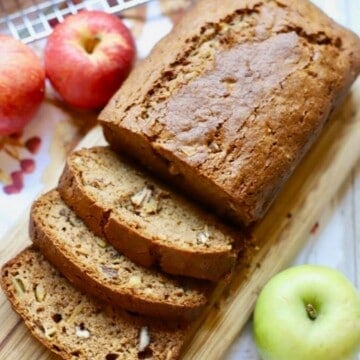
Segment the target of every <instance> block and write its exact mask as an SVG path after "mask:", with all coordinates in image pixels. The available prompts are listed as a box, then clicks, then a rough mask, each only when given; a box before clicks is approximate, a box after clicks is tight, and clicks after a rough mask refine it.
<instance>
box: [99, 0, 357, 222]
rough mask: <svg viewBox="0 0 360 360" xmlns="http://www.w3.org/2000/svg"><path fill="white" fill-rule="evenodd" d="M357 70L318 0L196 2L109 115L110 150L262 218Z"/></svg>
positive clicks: (227, 208) (221, 205) (223, 208)
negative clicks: (314, 2)
mask: <svg viewBox="0 0 360 360" xmlns="http://www.w3.org/2000/svg"><path fill="white" fill-rule="evenodd" d="M359 71H360V39H359V38H358V37H357V36H356V35H355V34H353V33H352V32H350V31H348V30H346V29H344V28H342V27H341V26H339V25H337V24H336V23H335V22H334V21H332V20H331V19H330V18H328V17H327V16H326V15H325V14H324V13H323V12H322V11H321V10H319V9H318V8H317V7H315V6H314V5H312V4H311V3H310V2H309V1H306V0H304V1H292V0H269V1H256V0H239V1H232V0H224V1H222V3H221V6H218V2H217V1H216V0H202V1H199V2H198V4H197V5H196V6H195V8H194V9H193V10H192V11H190V12H189V13H188V14H187V15H185V16H184V18H183V19H182V21H181V22H180V23H179V24H178V25H177V26H176V27H175V28H174V30H173V31H172V32H171V33H170V34H169V35H168V36H167V37H166V38H164V39H163V40H162V41H161V42H160V43H159V44H158V45H157V46H156V47H155V48H154V49H153V51H152V53H151V54H150V55H149V57H148V58H147V59H145V60H144V61H143V62H142V63H141V64H140V65H139V66H138V67H137V69H135V71H133V73H132V74H131V75H130V77H129V78H128V80H127V81H126V83H125V84H124V85H123V87H122V88H121V89H120V90H119V91H118V93H117V94H116V95H115V96H114V97H113V98H112V100H111V101H110V102H109V104H108V105H107V106H106V107H105V109H104V110H103V111H102V113H101V114H100V122H101V123H102V125H103V128H104V134H105V137H106V138H107V140H108V141H109V143H110V145H111V146H112V148H113V149H115V150H117V151H121V152H125V153H127V154H128V155H130V156H132V157H134V158H136V159H137V160H138V161H140V162H141V163H142V164H143V165H145V166H147V167H148V168H149V169H150V170H152V171H154V172H155V173H156V174H158V175H160V176H162V177H163V178H166V179H171V181H173V182H174V183H175V184H176V185H177V186H178V187H181V188H182V189H183V190H184V191H186V192H188V193H189V194H190V195H192V196H193V197H197V198H198V199H200V200H201V201H202V202H204V203H206V204H208V205H210V206H212V208H213V209H215V210H216V211H217V212H219V213H220V214H222V215H223V216H224V217H226V218H230V219H232V220H234V221H235V222H237V223H239V222H240V223H245V224H249V223H252V222H254V221H257V220H259V219H260V218H261V217H262V216H263V215H264V214H265V212H266V211H267V209H268V208H269V206H270V204H271V203H272V201H273V200H274V198H275V196H276V194H277V193H278V191H279V190H280V189H281V187H282V185H283V184H284V182H285V181H286V180H287V179H288V177H289V176H290V175H291V173H292V172H293V170H294V169H295V167H296V166H297V164H298V163H299V162H300V160H301V159H302V157H303V156H304V154H305V153H306V152H307V151H308V149H309V148H310V147H311V145H312V144H313V142H314V141H315V139H316V138H317V136H318V134H319V133H320V131H321V129H322V128H323V126H324V124H325V122H326V119H327V118H328V117H329V115H330V114H331V113H332V111H333V109H334V108H335V107H336V106H337V105H338V104H339V102H340V101H341V100H342V99H343V97H344V96H345V94H346V92H347V90H348V89H349V87H350V85H351V84H352V82H353V81H354V79H355V78H356V77H357V75H358V73H359Z"/></svg>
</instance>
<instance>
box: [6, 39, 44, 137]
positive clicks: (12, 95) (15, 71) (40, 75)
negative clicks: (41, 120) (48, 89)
mask: <svg viewBox="0 0 360 360" xmlns="http://www.w3.org/2000/svg"><path fill="white" fill-rule="evenodd" d="M44 86H45V72H44V69H43V67H42V65H41V63H40V60H39V59H38V57H37V56H36V55H35V53H34V52H33V51H32V50H31V49H30V48H29V47H27V46H26V45H24V44H23V43H22V42H21V41H19V40H16V39H14V38H12V37H9V36H5V35H0V135H8V134H12V133H15V132H18V131H20V130H21V129H22V128H23V127H24V126H25V125H26V124H27V123H28V122H29V121H30V120H31V119H32V118H33V116H34V115H35V113H36V111H37V110H38V108H39V105H40V103H41V101H42V100H43V98H44Z"/></svg>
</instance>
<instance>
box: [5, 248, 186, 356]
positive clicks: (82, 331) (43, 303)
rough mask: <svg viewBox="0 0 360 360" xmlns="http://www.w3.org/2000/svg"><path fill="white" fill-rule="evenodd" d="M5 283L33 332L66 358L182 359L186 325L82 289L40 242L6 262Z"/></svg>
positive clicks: (6, 291)
mask: <svg viewBox="0 0 360 360" xmlns="http://www.w3.org/2000/svg"><path fill="white" fill-rule="evenodd" d="M1 287H2V288H3V290H4V292H5V294H6V296H7V297H8V299H9V301H10V303H11V305H12V307H13V309H14V310H15V311H16V312H17V313H18V314H19V315H20V316H21V317H22V318H23V320H24V322H25V324H26V326H27V327H28V328H29V330H30V332H31V334H32V335H33V336H34V337H35V338H37V339H38V340H39V341H40V342H41V343H42V344H43V345H45V346H46V347H47V348H49V349H50V350H51V351H53V352H54V353H56V354H58V355H60V356H61V357H62V358H63V359H66V360H74V359H84V360H85V359H93V360H115V359H118V360H120V359H126V360H138V359H144V358H153V359H163V360H171V359H178V358H179V355H180V350H181V348H182V346H183V343H184V339H185V334H186V331H187V330H186V328H184V327H183V326H182V327H179V326H178V325H176V323H172V324H170V323H169V322H168V324H167V325H164V324H162V323H161V322H159V321H156V320H154V319H147V318H145V317H140V316H134V315H131V314H129V313H126V312H124V311H121V310H118V309H115V308H113V307H111V306H109V305H105V304H103V303H100V302H97V301H95V300H93V299H91V298H90V297H88V296H86V295H84V294H82V293H81V292H79V291H78V290H76V289H75V288H73V287H72V285H71V284H70V283H69V282H68V281H67V280H66V279H65V278H64V277H62V276H61V275H60V274H59V273H58V271H57V270H55V269H54V268H53V267H52V266H51V265H50V264H49V263H48V262H47V261H46V260H45V258H44V257H43V256H42V255H41V254H40V252H39V251H37V250H36V249H34V248H32V247H31V248H28V249H26V250H24V251H23V252H21V253H20V254H18V255H17V256H16V257H15V258H14V259H12V260H10V261H9V262H8V263H6V264H5V265H4V266H3V268H2V271H1Z"/></svg>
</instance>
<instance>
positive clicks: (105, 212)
mask: <svg viewBox="0 0 360 360" xmlns="http://www.w3.org/2000/svg"><path fill="white" fill-rule="evenodd" d="M59 192H60V195H61V196H62V198H63V199H64V201H65V202H66V203H67V204H68V205H69V206H70V207H71V208H72V209H73V210H74V211H75V212H76V213H77V215H78V216H79V217H80V218H82V219H83V221H84V222H85V224H86V225H87V226H88V227H89V228H90V229H91V230H92V231H94V232H95V233H96V234H97V235H99V236H105V238H106V239H107V240H108V241H109V242H110V243H111V244H112V245H113V246H114V247H115V248H116V249H117V250H119V251H120V252H121V253H123V254H124V255H126V256H127V257H129V258H130V259H131V260H133V261H134V262H135V263H138V264H141V265H143V266H147V267H149V266H151V265H154V264H158V265H159V266H160V267H161V269H162V270H163V271H165V272H168V273H171V274H176V275H186V276H192V277H195V278H202V279H209V280H218V279H219V278H221V277H223V276H224V275H225V274H227V273H229V272H230V270H231V269H232V267H233V265H234V263H235V261H236V256H237V248H236V246H237V245H238V244H240V238H241V236H240V233H239V232H236V231H234V230H233V229H232V228H229V227H226V226H225V225H223V224H222V223H221V222H220V221H219V220H218V219H217V218H216V217H214V216H213V215H211V214H209V213H207V212H206V211H204V210H202V209H201V208H199V207H197V206H196V205H195V204H193V203H192V202H190V201H189V200H187V199H185V198H184V197H181V196H180V195H178V194H176V193H175V192H173V191H172V190H171V189H170V188H169V187H165V185H163V184H161V183H160V182H159V181H157V180H155V179H154V178H153V177H151V176H150V175H148V174H147V173H146V172H144V171H143V170H141V169H140V168H138V167H136V166H135V165H134V164H131V163H128V162H127V161H126V160H125V159H124V158H121V157H120V156H119V155H117V154H115V153H114V152H113V151H111V150H110V149H109V148H107V147H95V148H90V149H82V150H80V151H77V152H74V153H73V154H72V155H70V156H69V157H68V159H67V162H66V166H65V169H64V172H63V174H62V176H61V179H60V182H59Z"/></svg>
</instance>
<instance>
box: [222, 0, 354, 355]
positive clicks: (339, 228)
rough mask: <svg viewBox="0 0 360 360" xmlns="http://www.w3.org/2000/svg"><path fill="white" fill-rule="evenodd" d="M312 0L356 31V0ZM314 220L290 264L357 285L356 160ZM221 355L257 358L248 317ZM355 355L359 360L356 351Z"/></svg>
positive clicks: (338, 20)
mask: <svg viewBox="0 0 360 360" xmlns="http://www.w3.org/2000/svg"><path fill="white" fill-rule="evenodd" d="M299 1H301V0H299ZM313 2H314V3H315V4H316V5H318V6H319V7H320V8H322V9H323V10H324V11H325V12H326V13H327V14H328V15H329V16H331V17H332V18H333V19H335V20H336V21H337V22H339V23H341V24H343V25H344V26H346V27H348V28H351V29H352V30H353V31H355V32H356V33H357V34H359V35H360V1H359V0H313ZM316 222H317V223H318V224H319V226H318V228H317V230H316V231H315V232H314V234H309V239H308V242H307V244H306V245H305V247H304V248H303V250H302V252H301V253H300V254H299V255H298V257H297V258H296V259H295V261H294V265H296V264H319V265H326V266H329V267H332V268H334V269H337V270H339V271H341V272H342V273H343V274H344V275H345V276H346V277H347V278H348V279H350V280H351V281H352V282H353V283H354V284H355V285H356V287H357V289H360V162H358V164H357V166H356V167H355V168H354V169H353V171H352V173H351V175H350V176H349V177H348V179H347V180H346V182H345V183H344V184H343V186H342V187H341V189H340V190H339V191H338V193H337V195H336V196H335V198H334V199H332V201H331V203H330V204H329V206H328V207H327V208H326V209H324V212H323V214H322V216H321V218H319V219H318V220H317V221H315V222H314V224H315V223H316ZM225 358H226V360H235V359H237V360H260V357H259V355H258V354H257V352H256V349H255V346H254V342H253V339H252V323H251V321H249V323H248V325H247V327H246V329H245V330H244V331H243V332H242V333H241V334H240V335H239V337H238V339H237V340H236V341H235V342H234V344H233V345H232V347H231V348H230V349H229V352H228V354H227V356H226V357H225ZM357 359H358V360H360V354H359V355H358V356H357ZM289 360H291V359H289ZM304 360H306V359H304Z"/></svg>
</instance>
